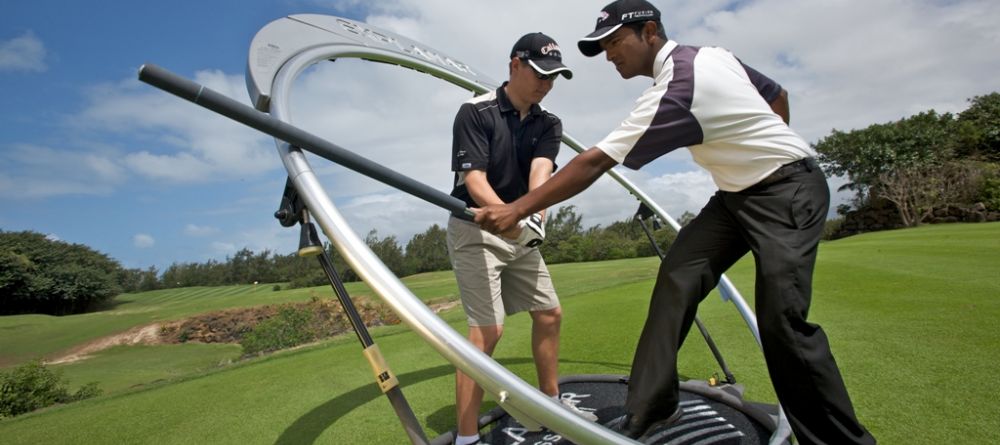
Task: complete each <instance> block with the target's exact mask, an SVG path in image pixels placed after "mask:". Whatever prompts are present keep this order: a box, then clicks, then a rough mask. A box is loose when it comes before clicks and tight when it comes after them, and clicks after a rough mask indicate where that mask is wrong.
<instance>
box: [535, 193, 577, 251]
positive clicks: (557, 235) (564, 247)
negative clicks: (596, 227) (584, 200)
mask: <svg viewBox="0 0 1000 445" xmlns="http://www.w3.org/2000/svg"><path fill="white" fill-rule="evenodd" d="M575 209H576V206H565V207H560V208H559V209H558V210H556V212H555V214H554V215H553V212H551V211H549V212H546V215H545V242H544V243H542V246H541V247H540V248H539V250H541V251H542V256H543V257H544V258H545V261H546V262H548V263H552V264H556V263H563V262H569V261H578V260H576V259H573V258H577V255H576V252H574V251H573V248H572V246H570V245H569V244H567V243H568V242H569V241H570V240H571V239H572V238H573V237H576V236H580V235H582V234H583V225H582V224H581V223H580V221H581V219H582V218H583V217H582V216H579V215H577V214H576V211H575Z"/></svg>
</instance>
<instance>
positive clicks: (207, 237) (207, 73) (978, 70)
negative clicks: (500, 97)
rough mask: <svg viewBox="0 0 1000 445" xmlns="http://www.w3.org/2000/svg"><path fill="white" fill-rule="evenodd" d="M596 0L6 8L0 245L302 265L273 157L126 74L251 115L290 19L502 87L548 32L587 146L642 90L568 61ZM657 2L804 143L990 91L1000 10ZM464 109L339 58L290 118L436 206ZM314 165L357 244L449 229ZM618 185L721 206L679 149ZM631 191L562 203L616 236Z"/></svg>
mask: <svg viewBox="0 0 1000 445" xmlns="http://www.w3.org/2000/svg"><path fill="white" fill-rule="evenodd" d="M605 3H606V1H604V0H601V1H596V2H595V1H580V2H573V3H565V2H532V1H527V0H525V1H510V2H488V1H485V0H483V1H465V2H453V1H445V0H392V1H378V2H363V1H318V0H317V1H293V0H286V1H271V2H264V1H197V2H196V1H186V0H185V1H174V2H134V1H129V2H126V1H101V2H68V1H59V2H56V1H47V0H35V1H30V2H28V1H25V2H8V4H5V6H4V8H3V9H4V12H3V14H0V82H2V85H3V86H4V94H3V103H4V107H3V112H2V115H0V116H2V117H0V206H2V207H0V208H2V209H3V210H0V229H2V230H7V231H12V230H33V231H37V232H41V233H45V234H49V235H50V236H52V237H54V238H58V239H61V240H64V241H67V242H74V243H83V244H86V245H89V246H91V247H93V248H95V249H97V250H99V251H101V252H104V253H107V254H109V255H110V256H112V257H113V258H115V259H117V260H119V261H120V262H121V263H122V264H123V265H124V266H126V267H139V268H146V267H148V266H151V265H154V266H156V267H158V268H159V269H160V270H163V269H164V268H165V267H166V266H168V265H169V264H170V263H173V262H189V261H198V262H200V261H205V260H208V259H220V260H221V259H224V258H225V257H226V256H227V255H231V254H232V253H233V252H235V251H236V250H237V249H239V248H242V247H249V248H251V249H253V250H255V251H260V250H263V249H270V250H272V251H274V252H279V253H287V252H291V251H292V250H294V248H295V243H296V239H297V234H296V233H295V231H294V230H292V229H284V228H282V227H280V226H279V225H278V224H277V223H276V222H275V221H274V220H273V218H272V217H271V213H272V212H273V211H274V210H275V206H276V204H277V202H278V199H279V197H280V193H281V188H282V186H283V183H284V175H285V173H284V170H283V168H282V167H281V164H280V162H279V159H278V156H277V154H276V153H275V150H274V145H273V141H272V140H271V139H270V138H269V137H266V136H264V135H261V134H259V133H257V132H254V131H253V130H249V129H246V128H244V127H242V126H240V125H239V124H235V123H232V122H229V121H227V120H226V119H224V118H221V117H218V116H215V115H212V114H211V113H210V112H208V111H205V110H202V109H200V108H197V107H195V106H193V105H191V104H188V103H186V102H182V101H181V100H179V99H176V98H174V97H172V96H169V95H167V94H166V93H163V92H160V91H159V90H156V89H154V88H152V87H149V86H148V85H145V84H142V83H140V82H138V81H137V80H136V70H137V69H138V67H139V66H140V65H142V64H143V63H146V62H151V63H155V64H157V65H160V66H162V67H164V68H167V69H169V70H171V71H173V72H175V73H178V74H180V75H183V76H185V77H189V78H193V79H196V80H198V81H199V82H202V83H204V84H206V85H208V86H210V87H211V88H214V89H216V90H218V91H220V92H223V93H224V94H228V95H230V96H231V97H233V98H236V99H238V100H240V101H244V102H248V97H247V93H246V89H245V85H244V80H243V74H244V69H245V66H246V63H247V54H248V49H249V44H250V40H251V39H252V37H253V36H254V34H255V33H256V32H257V30H259V29H260V28H261V27H263V26H264V25H266V24H267V23H269V22H270V21H272V20H276V19H279V18H281V17H283V16H286V15H289V14H297V13H318V14H329V15H338V16H344V17H348V18H351V19H355V20H362V21H368V22H369V23H372V24H374V25H375V26H378V27H381V28H385V29H388V30H390V31H393V32H396V33H399V34H402V35H405V36H408V37H410V38H412V39H414V40H417V41H419V42H422V43H424V44H427V45H428V46H431V47H433V48H436V49H438V50H441V51H443V52H445V53H447V54H449V55H452V56H455V57H457V58H459V59H461V60H462V61H464V62H466V63H468V64H469V65H471V66H473V67H477V68H478V69H479V70H480V71H482V72H484V73H487V75H488V76H489V77H491V78H493V79H497V80H501V79H503V78H505V74H506V57H505V56H506V54H507V53H508V52H509V48H510V45H511V44H512V43H513V42H514V41H515V40H516V39H517V37H519V36H520V35H522V34H524V33H527V32H534V31H544V32H546V33H547V34H549V35H552V36H553V37H555V38H556V40H557V41H559V42H560V43H561V44H562V46H563V47H564V54H565V57H566V60H565V61H566V63H567V64H568V65H569V66H570V67H571V68H572V69H573V70H574V72H575V74H576V76H574V79H572V80H570V81H562V80H561V81H560V82H559V83H558V84H557V85H556V88H555V89H554V90H553V92H552V93H550V94H549V96H548V97H547V98H546V100H545V102H544V103H545V105H546V106H547V107H548V108H550V109H551V110H553V111H554V112H556V113H557V114H559V115H560V116H561V117H562V118H563V120H564V123H565V126H566V129H567V131H568V132H569V133H571V134H572V135H573V136H574V137H576V138H577V139H579V140H581V142H583V143H584V144H590V143H593V142H596V141H597V140H599V139H600V138H601V137H602V136H603V135H604V134H605V133H606V132H608V131H610V130H612V129H613V128H614V125H615V124H617V122H618V121H619V120H620V119H621V118H622V117H624V116H625V113H627V111H628V109H629V108H630V106H631V104H632V101H633V100H634V98H635V97H636V96H637V95H638V94H639V92H641V90H642V89H644V88H645V87H646V86H648V83H649V82H648V79H633V80H629V81H622V80H621V79H619V78H618V77H617V75H616V74H615V73H614V70H613V69H612V68H611V66H610V65H609V64H607V62H605V61H604V60H603V59H602V58H600V57H597V58H593V59H587V58H584V57H582V56H581V55H580V54H579V53H578V52H577V51H576V50H575V40H576V39H577V38H579V37H580V36H582V35H584V34H586V33H587V32H589V31H590V29H591V28H592V23H593V19H594V17H596V14H597V12H598V11H599V10H600V8H601V7H602V6H603V5H604V4H605ZM654 3H655V4H657V5H658V6H659V7H660V9H661V10H663V13H664V21H665V24H666V27H667V33H668V35H669V36H670V37H671V38H676V39H677V40H679V41H681V43H686V44H695V45H718V46H724V47H726V48H729V49H731V50H733V51H734V52H735V53H736V54H737V55H738V56H739V57H740V58H741V59H742V60H743V61H744V62H746V63H748V64H750V65H752V66H754V67H755V68H757V69H758V70H760V71H762V72H765V73H766V74H768V75H770V76H771V77H773V78H775V79H776V80H778V82H780V83H782V84H783V85H784V86H785V88H786V89H787V90H789V92H790V95H791V103H792V126H793V128H795V129H796V130H797V131H799V132H800V133H801V134H802V135H803V136H804V137H805V138H806V139H807V140H808V141H810V142H815V141H816V140H818V139H819V138H821V137H823V136H824V135H826V134H829V132H830V130H831V129H834V128H836V129H841V130H849V129H852V128H863V127H865V126H867V125H870V124H872V123H880V122H886V121H890V120H896V119H899V118H901V117H904V116H908V115H911V114H913V113H916V112H919V111H924V110H927V109H931V108H933V109H935V110H937V111H940V112H948V111H950V112H957V111H961V110H962V109H964V107H965V104H966V99H968V98H970V97H972V96H975V95H981V94H988V93H990V92H993V91H1000V77H998V76H996V73H997V72H1000V58H998V57H996V51H997V48H1000V31H997V27H996V23H1000V6H998V4H997V2H995V1H949V2H941V1H926V0H925V1H902V0H898V1H896V0H875V1H872V2H866V3H865V7H864V8H858V7H857V5H858V3H856V2H839V1H817V2H797V1H793V0H760V1H744V2H737V3H734V2H731V1H721V0H720V1H713V0H704V1H656V2H654ZM568 5H570V6H568ZM467 97H468V93H467V92H464V91H462V90H458V89H456V88H454V87H450V86H448V85H445V84H443V83H442V82H439V81H436V80H434V79H431V78H429V77H427V76H420V75H415V74H413V73H411V72H404V70H400V69H396V68H393V67H388V66H382V65H379V64H371V63H366V62H361V61H354V60H347V61H344V60H342V61H338V62H336V63H326V64H322V65H317V66H316V67H315V68H313V69H311V70H309V71H307V72H306V73H304V74H303V76H302V77H300V79H299V80H298V81H297V83H296V87H295V89H294V90H293V100H292V103H293V106H292V112H293V118H294V120H295V122H296V124H298V125H300V126H302V127H304V128H307V129H309V130H310V131H313V132H315V133H317V134H320V135H321V136H324V137H327V138H328V139H330V140H332V141H334V142H336V143H338V144H340V145H342V146H345V147H347V148H352V149H356V150H357V151H359V152H361V153H362V154H364V155H365V156H368V157H370V158H372V159H374V160H376V161H379V162H382V163H384V164H386V165H387V166H389V167H391V168H394V169H397V170H399V171H401V172H403V173H406V174H408V175H411V176H413V177H414V178H416V179H418V180H420V181H422V182H426V183H428V184H430V185H432V186H434V187H436V188H438V189H441V190H443V191H447V190H448V189H449V187H450V181H451V174H450V172H449V171H448V165H449V164H448V154H449V152H450V124H451V119H452V118H453V116H454V111H455V110H456V109H457V106H458V104H459V103H461V102H462V101H464V100H465V99H466V98H467ZM570 151H571V150H569V149H568V148H567V149H564V155H562V157H561V158H560V163H562V164H564V163H565V161H566V160H568V159H569V152H570ZM313 166H314V168H316V170H317V173H318V174H319V175H320V177H321V179H322V180H323V182H324V185H325V186H326V188H327V190H328V193H329V194H330V195H331V196H332V197H333V199H334V202H335V203H336V205H337V206H338V208H339V209H340V210H341V212H342V213H344V214H345V216H346V217H347V218H348V220H349V222H351V224H352V227H354V228H355V231H357V232H358V233H359V234H360V235H361V236H362V237H363V236H364V234H366V233H367V232H368V230H370V229H376V230H378V232H379V234H380V235H381V236H386V235H395V236H397V237H398V238H399V239H400V241H401V243H405V241H406V240H408V239H409V238H410V237H411V236H412V235H413V234H414V233H418V232H422V231H424V230H425V229H426V228H427V227H428V226H430V224H433V223H438V224H441V223H443V222H444V220H445V215H444V213H443V212H442V211H441V210H439V209H437V208H434V207H432V206H430V205H428V204H424V203H422V202H419V201H416V200H414V199H412V198H408V197H406V196H405V195H403V194H401V193H399V192H396V191H394V190H391V189H387V188H385V187H383V186H381V185H379V184H377V183H374V182H372V181H371V180H367V179H365V178H363V177H359V176H358V175H357V174H354V173H351V172H346V171H344V170H343V169H341V168H338V167H336V166H332V165H329V164H326V163H324V162H320V161H313ZM623 172H624V173H626V175H627V176H628V177H629V178H630V179H632V180H633V181H634V182H636V183H637V184H639V185H640V186H641V187H642V188H643V190H646V191H647V192H648V193H650V194H651V195H653V196H654V198H656V199H657V201H658V202H660V203H661V205H662V206H663V207H664V208H666V209H667V210H668V212H670V213H671V214H673V215H674V216H679V214H680V213H683V212H684V211H692V212H694V211H697V210H698V208H700V205H701V204H702V203H703V202H704V200H705V199H706V198H707V196H708V195H709V194H710V193H711V192H712V191H713V190H714V186H713V185H712V184H711V180H710V178H709V177H708V176H707V174H705V173H704V172H703V171H701V170H700V169H699V168H698V167H697V166H695V165H694V164H693V163H692V162H691V161H690V158H689V156H687V155H686V153H681V152H677V153H676V154H674V153H672V154H670V155H668V156H665V157H664V158H663V159H661V160H658V161H657V162H654V163H653V164H651V165H650V168H648V169H644V170H643V171H640V172H631V171H623ZM831 182H832V184H833V185H834V186H836V185H837V180H832V181H831ZM624 196H625V194H624V192H622V191H621V190H620V188H618V187H616V186H615V185H614V184H613V183H611V181H600V182H598V184H596V185H595V186H594V187H592V188H591V189H590V190H588V191H587V192H584V194H581V195H580V196H579V197H578V198H575V199H574V200H572V201H570V202H569V204H574V205H576V206H577V207H578V208H579V209H580V211H581V213H583V214H584V215H585V217H586V219H585V223H587V224H588V225H589V224H598V223H607V222H610V221H613V220H618V219H622V218H625V217H627V216H629V215H631V213H632V212H633V211H634V204H633V203H632V201H629V200H623V199H620V198H623V197H624ZM623 202H624V203H627V205H622V203H623Z"/></svg>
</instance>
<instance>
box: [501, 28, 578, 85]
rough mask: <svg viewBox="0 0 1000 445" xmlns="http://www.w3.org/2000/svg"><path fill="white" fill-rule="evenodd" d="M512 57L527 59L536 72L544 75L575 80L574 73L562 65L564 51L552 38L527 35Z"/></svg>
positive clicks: (513, 51)
mask: <svg viewBox="0 0 1000 445" xmlns="http://www.w3.org/2000/svg"><path fill="white" fill-rule="evenodd" d="M510 57H511V58H514V57H517V58H519V59H525V60H527V61H528V64H529V65H531V67H532V68H534V69H535V71H538V72H539V73H542V74H556V73H559V74H562V75H563V76H566V78H567V79H572V78H573V72H572V71H570V70H569V68H566V65H563V63H562V50H561V49H559V44H557V43H556V41H555V40H553V39H552V37H549V36H547V35H545V34H542V33H540V32H534V33H531V34H525V35H524V36H522V37H521V38H520V39H518V40H517V43H515V44H514V48H512V49H511V50H510Z"/></svg>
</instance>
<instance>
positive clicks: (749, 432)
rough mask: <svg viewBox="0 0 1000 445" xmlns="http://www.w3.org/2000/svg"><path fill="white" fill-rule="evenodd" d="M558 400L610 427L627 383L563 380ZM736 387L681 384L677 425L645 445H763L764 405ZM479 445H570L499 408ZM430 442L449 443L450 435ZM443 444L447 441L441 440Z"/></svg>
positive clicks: (620, 412)
mask: <svg viewBox="0 0 1000 445" xmlns="http://www.w3.org/2000/svg"><path fill="white" fill-rule="evenodd" d="M559 388H560V391H561V392H562V397H563V398H564V399H569V400H570V401H572V402H574V403H575V404H576V406H577V407H578V408H580V409H581V410H584V411H590V412H593V413H594V414H596V415H597V417H598V420H597V421H598V422H599V423H601V424H603V425H612V424H615V423H617V421H618V420H619V419H620V418H621V417H622V416H624V415H625V409H624V407H623V405H624V403H625V393H626V382H625V379H624V377H621V376H576V377H567V378H564V379H562V381H561V382H560V384H559ZM741 393H742V391H740V389H739V388H736V387H727V386H721V387H710V386H708V384H707V383H704V382H682V383H681V409H682V410H683V411H684V414H683V416H682V417H681V418H680V420H679V421H678V422H676V423H674V424H672V425H670V426H669V427H667V428H663V429H659V430H656V431H654V432H652V433H651V434H650V436H649V439H648V440H647V441H646V443H650V444H671V445H709V444H713V445H714V444H718V445H756V444H766V443H768V440H769V439H770V437H771V432H772V431H773V429H774V421H773V417H772V415H771V414H770V413H767V412H765V411H764V410H762V409H761V408H767V407H768V405H761V404H757V403H744V402H743V401H742V399H741V397H740V394H741ZM484 417H485V418H486V419H487V421H488V422H489V423H488V424H487V425H486V426H485V427H484V428H483V429H482V430H481V436H482V439H481V440H482V442H483V443H486V444H491V445H503V444H518V445H534V444H538V445H541V444H552V445H556V444H559V445H563V444H571V443H572V442H570V441H569V440H568V439H565V438H563V437H562V436H560V435H559V434H558V433H556V432H553V431H549V430H547V429H543V430H541V431H536V432H532V431H527V430H526V429H525V428H524V427H523V426H521V424H519V423H518V422H517V420H516V419H514V418H513V417H511V416H508V415H507V414H506V413H504V412H503V411H502V410H500V409H499V408H497V409H494V410H493V411H491V412H490V413H488V414H487V415H486V416H484ZM444 436H447V437H439V438H436V439H435V440H434V441H432V443H436V444H437V443H440V444H445V443H451V440H450V439H451V434H450V433H449V434H446V435H444ZM442 439H447V440H442Z"/></svg>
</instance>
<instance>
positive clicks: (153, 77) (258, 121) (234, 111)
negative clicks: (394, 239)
mask: <svg viewBox="0 0 1000 445" xmlns="http://www.w3.org/2000/svg"><path fill="white" fill-rule="evenodd" d="M139 80H141V81H143V82H145V83H148V84H150V85H152V86H154V87H157V88H159V89H161V90H163V91H166V92H168V93H170V94H173V95H175V96H177V97H180V98H182V99H186V100H188V101H190V102H193V103H195V104H197V105H201V106H202V107H204V108H207V109H209V110H212V111H214V112H216V113H219V114H221V115H223V116H226V117H228V118H230V119H232V120H234V121H237V122H239V123H242V124H244V125H246V126H248V127H250V128H253V129H256V130H259V131H261V132H264V133H267V134H269V135H271V136H274V137H275V138H277V139H280V140H283V141H285V142H288V143H289V144H291V145H293V146H296V147H300V148H303V149H305V150H307V151H309V152H310V153H313V154H315V155H317V156H320V157H322V158H325V159H327V160H330V161H332V162H335V163H337V164H339V165H342V166H344V167H347V168H349V169H351V170H354V171H356V172H358V173H361V174H363V175H365V176H368V177H370V178H372V179H375V180H377V181H380V182H382V183H384V184H386V185H389V186H391V187H394V188H396V189H399V190H402V191H404V192H406V193H409V194H411V195H413V196H416V197H417V198H420V199H423V200H424V201H427V202H429V203H431V204H434V205H437V206H439V207H441V208H443V209H445V210H448V211H450V212H451V214H452V215H454V216H456V217H459V218H462V219H466V220H470V221H471V220H472V217H473V216H474V213H473V212H472V211H471V210H469V209H468V208H466V207H465V203H464V202H462V200H460V199H458V198H455V197H454V196H451V195H449V194H447V193H444V192H442V191H440V190H437V189H435V188H433V187H430V186H428V185H426V184H423V183H421V182H418V181H416V180H414V179H413V178H410V177H408V176H406V175H403V174H401V173H399V172H396V171H395V170H392V169H390V168H387V167H384V166H382V165H380V164H378V163H375V162H374V161H372V160H370V159H367V158H365V157H363V156H360V155H358V154H356V153H354V152H352V151H350V150H347V149H344V148H341V147H339V146H337V145H336V144H334V143H332V142H329V141H327V140H325V139H323V138H321V137H319V136H316V135H314V134H312V133H309V132H307V131H305V130H303V129H301V128H298V127H296V126H294V125H291V124H289V123H287V122H283V121H281V120H278V119H276V118H274V117H272V116H271V115H269V114H267V113H262V112H260V111H257V110H256V109H254V108H253V107H251V106H249V105H245V104H242V103H240V102H237V101H236V100H233V99H231V98H229V97H227V96H225V95H223V94H221V93H218V92H216V91H213V90H211V89H209V88H206V87H205V86H204V85H201V84H199V83H197V82H194V81H192V80H189V79H186V78H183V77H181V76H178V75H176V74H174V73H171V72H170V71H167V70H165V69H163V68H160V67H158V66H156V65H152V64H146V65H143V66H142V67H140V68H139Z"/></svg>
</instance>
